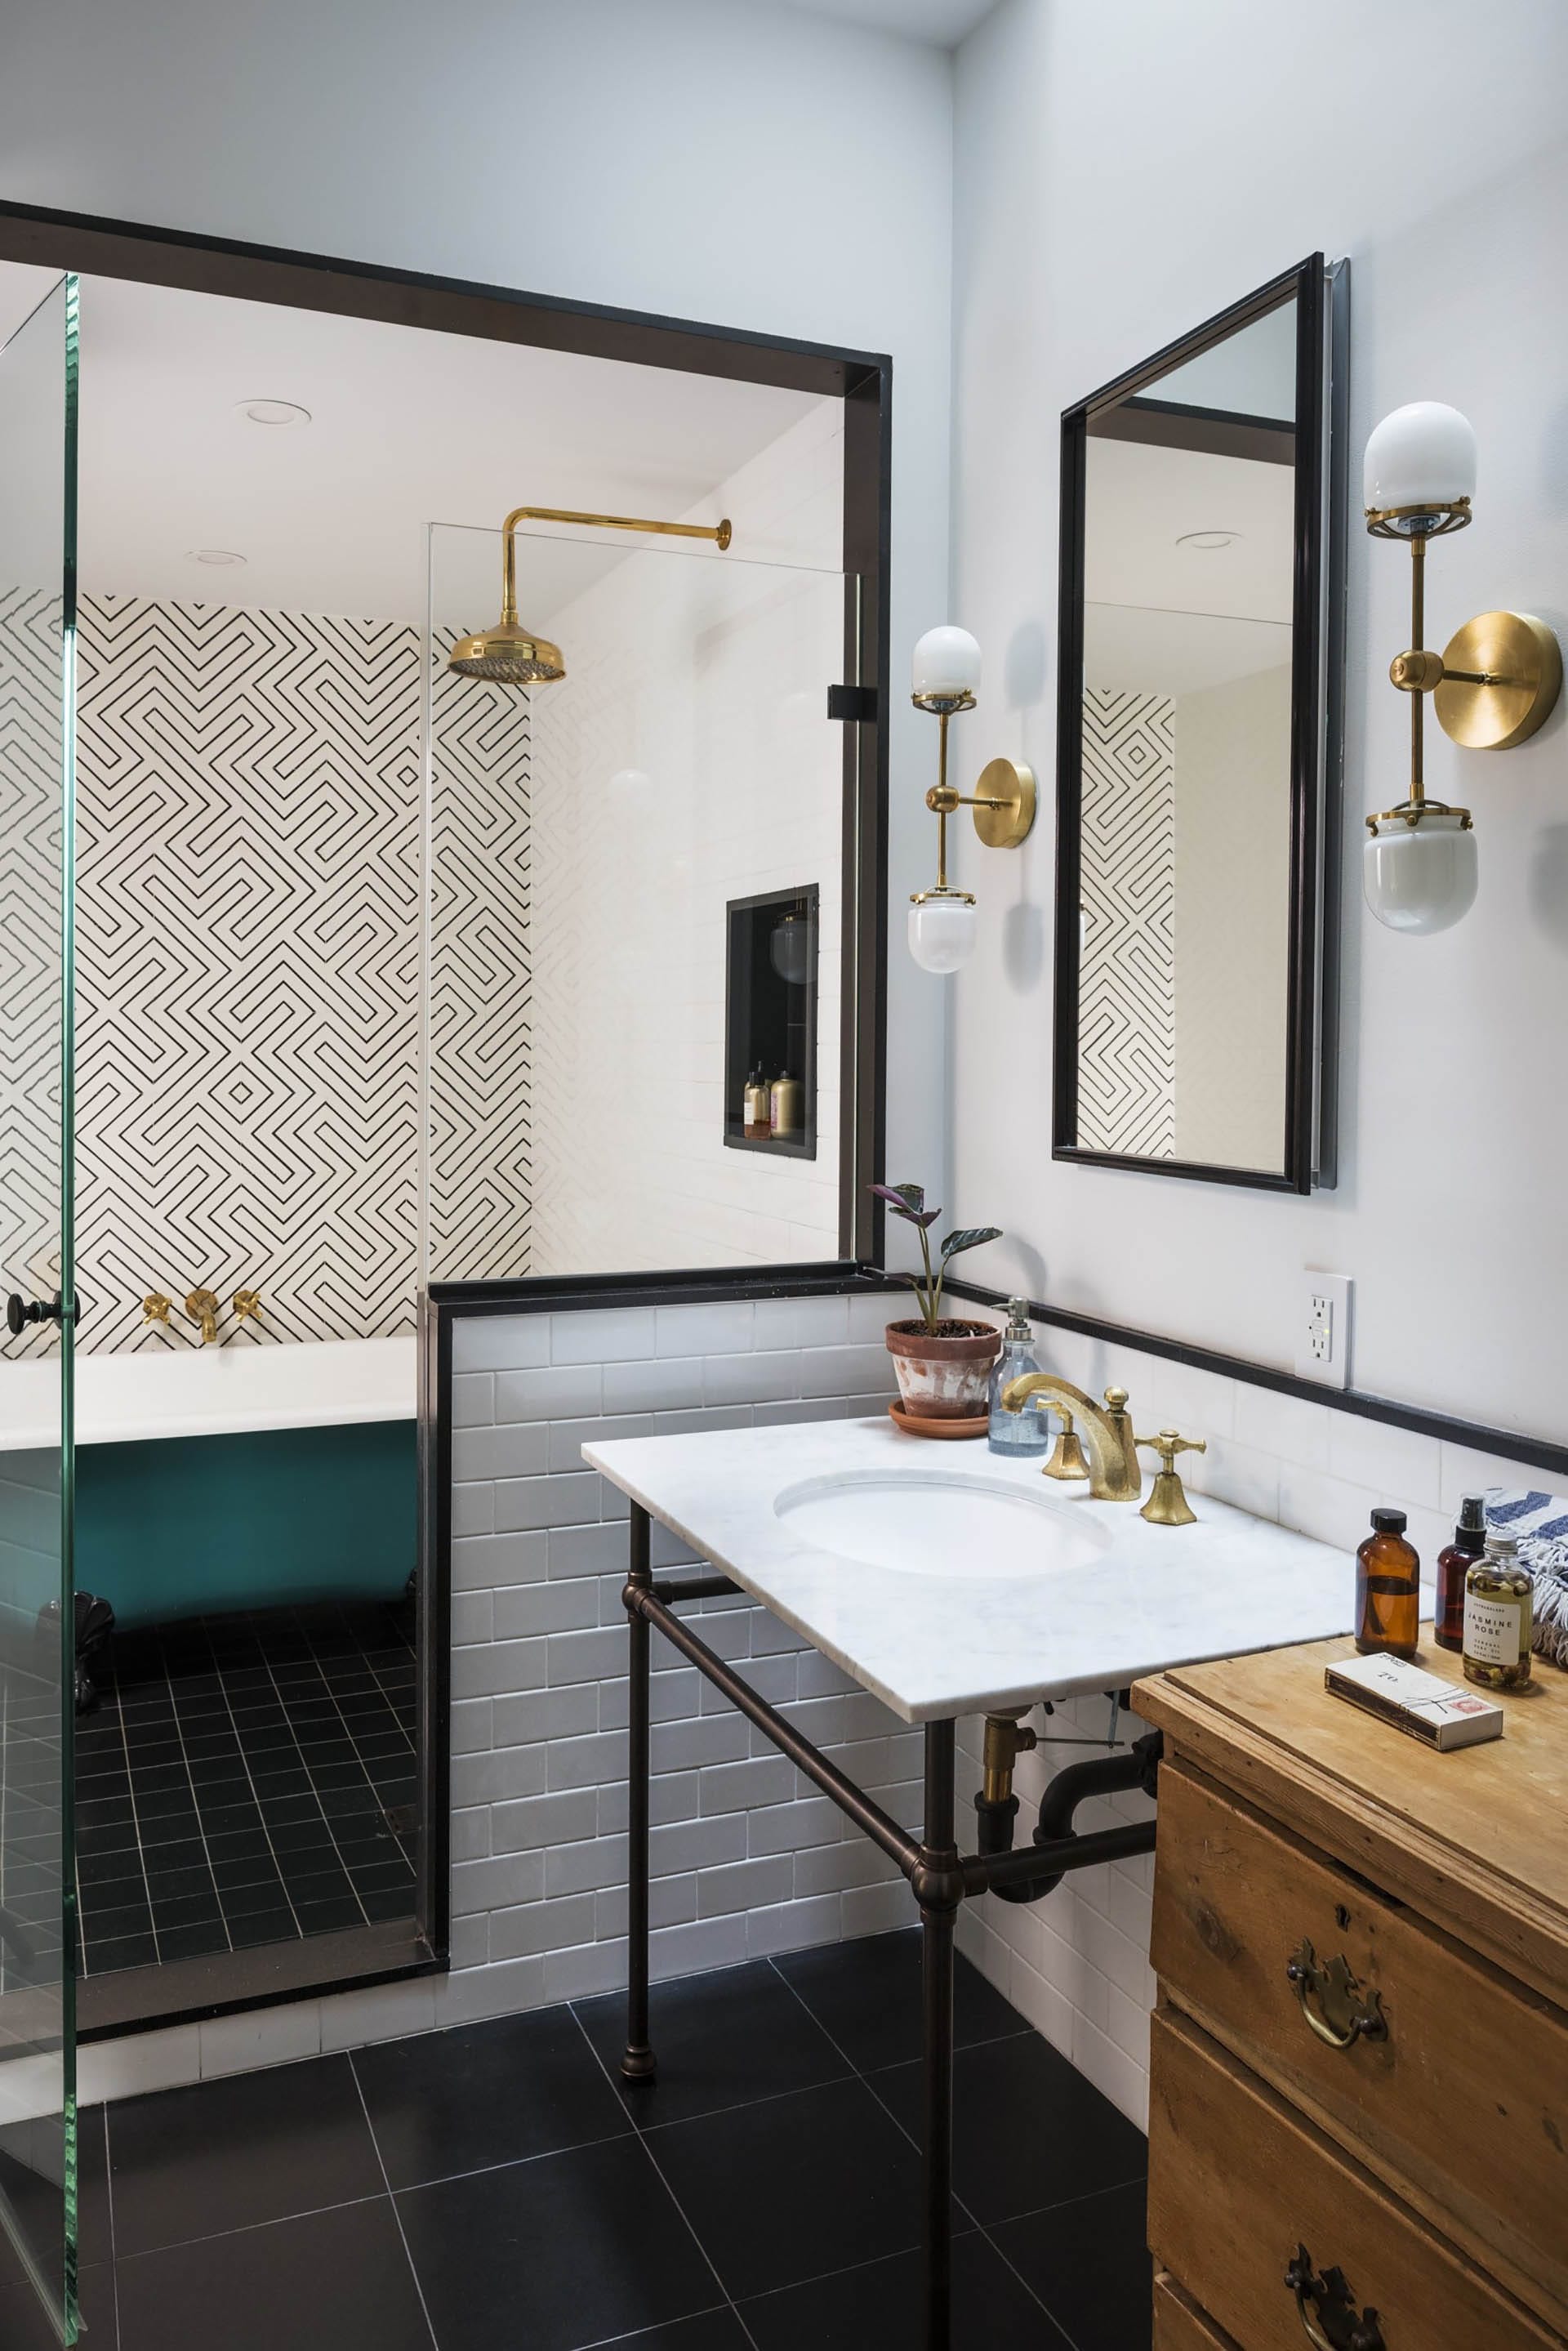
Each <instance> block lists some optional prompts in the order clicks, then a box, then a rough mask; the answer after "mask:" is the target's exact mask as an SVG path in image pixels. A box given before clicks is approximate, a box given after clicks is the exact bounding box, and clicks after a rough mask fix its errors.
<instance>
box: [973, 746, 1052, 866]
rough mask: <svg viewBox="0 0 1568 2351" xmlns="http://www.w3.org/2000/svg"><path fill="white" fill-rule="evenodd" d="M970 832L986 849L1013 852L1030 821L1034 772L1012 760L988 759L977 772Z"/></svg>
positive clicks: (1034, 794)
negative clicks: (975, 801) (1011, 850)
mask: <svg viewBox="0 0 1568 2351" xmlns="http://www.w3.org/2000/svg"><path fill="white" fill-rule="evenodd" d="M974 796H975V799H977V800H979V801H980V802H981V806H980V807H978V808H977V809H976V810H975V812H974V829H975V831H976V832H978V833H979V835H980V837H981V841H983V842H984V843H985V845H986V847H987V849H1016V848H1017V847H1018V845H1019V843H1020V841H1027V840H1028V838H1029V831H1030V827H1031V826H1032V825H1033V822H1034V808H1035V801H1036V798H1037V794H1036V792H1035V789H1034V770H1033V768H1025V767H1023V766H1022V765H1021V764H1020V763H1019V762H1018V761H1017V760H1016V759H992V760H990V761H988V763H987V764H986V766H985V767H983V768H981V773H980V780H979V782H978V783H977V784H976V786H975V788H974Z"/></svg>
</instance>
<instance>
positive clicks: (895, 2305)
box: [741, 2232, 1075, 2351]
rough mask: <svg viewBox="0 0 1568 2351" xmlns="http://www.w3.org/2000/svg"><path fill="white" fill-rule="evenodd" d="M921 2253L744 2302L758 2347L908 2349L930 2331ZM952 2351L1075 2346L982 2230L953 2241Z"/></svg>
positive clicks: (1068, 2350)
mask: <svg viewBox="0 0 1568 2351" xmlns="http://www.w3.org/2000/svg"><path fill="white" fill-rule="evenodd" d="M923 2288H924V2278H923V2274H922V2271H921V2267H920V2261H919V2255H918V2254H915V2255H911V2254H909V2253H904V2254H900V2255H899V2256H898V2258H897V2259H896V2260H894V2261H889V2262H871V2263H870V2264H868V2265H867V2267H864V2268H861V2269H857V2270H850V2271H848V2272H847V2273H843V2274H841V2275H839V2276H837V2277H828V2278H817V2279H815V2280H814V2282H813V2283H811V2284H810V2285H795V2286H789V2287H787V2288H786V2289H785V2290H784V2293H782V2294H763V2295H762V2296H760V2297H759V2298H758V2299H756V2300H754V2301H751V2302H745V2303H742V2304H741V2316H742V2318H743V2319H744V2321H745V2324H746V2328H747V2331H748V2333H749V2334H750V2335H751V2338H752V2341H753V2344H754V2345H755V2346H756V2351H801V2346H802V2345H804V2344H809V2345H810V2346H811V2351H910V2346H912V2345H915V2344H918V2343H919V2342H920V2341H921V2339H922V2337H923V2335H924V2318H925V2301H924V2292H923ZM952 2339H953V2351H998V2346H1002V2345H1005V2346H1007V2351H1075V2346H1073V2345H1072V2344H1071V2343H1070V2342H1069V2340H1068V2338H1067V2336H1066V2335H1064V2334H1063V2332H1062V2330H1061V2328H1060V2327H1059V2326H1058V2325H1056V2323H1055V2321H1054V2319H1052V2318H1050V2317H1048V2316H1047V2314H1045V2312H1044V2310H1042V2309H1041V2307H1040V2304H1038V2303H1037V2302H1036V2301H1035V2299H1034V2297H1033V2294H1031V2293H1030V2292H1029V2289H1028V2287H1027V2286H1025V2285H1024V2284H1023V2283H1021V2281H1020V2280H1019V2279H1018V2278H1017V2277H1016V2276H1015V2275H1014V2273H1013V2272H1012V2270H1010V2269H1009V2267H1008V2265H1007V2263H1006V2262H1004V2261H1003V2260H1002V2255H1001V2254H1000V2253H999V2252H997V2251H996V2249H995V2247H994V2246H993V2245H992V2244H990V2243H989V2242H988V2241H987V2240H986V2239H985V2238H984V2237H982V2236H981V2235H979V2234H978V2233H972V2232H971V2234H970V2235H969V2236H965V2237H959V2238H957V2239H955V2241H954V2243H953V2325H952Z"/></svg>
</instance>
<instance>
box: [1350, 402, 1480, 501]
mask: <svg viewBox="0 0 1568 2351" xmlns="http://www.w3.org/2000/svg"><path fill="white" fill-rule="evenodd" d="M1475 489H1476V436H1475V430H1474V427H1473V426H1472V425H1471V423H1470V421H1469V417H1468V416H1461V415H1460V414H1459V410H1458V409H1457V408H1449V407H1446V406H1445V405H1444V403H1443V402H1441V401H1440V400H1413V401H1412V402H1410V404H1409V406H1408V407H1407V408H1396V409H1394V410H1392V411H1391V412H1390V413H1389V414H1388V415H1386V417H1385V418H1384V419H1383V422H1382V423H1381V424H1379V425H1377V426H1376V429H1375V430H1374V432H1373V434H1372V436H1371V438H1370V439H1369V440H1368V442H1367V444H1366V459H1365V461H1364V465H1363V469H1362V504H1363V505H1364V506H1365V507H1366V511H1367V513H1368V514H1381V513H1383V512H1385V511H1386V508H1388V507H1417V508H1425V509H1426V510H1427V511H1428V512H1431V513H1440V512H1441V511H1442V510H1443V509H1444V508H1445V507H1451V506H1452V505H1454V503H1455V502H1456V500H1458V499H1459V498H1473V497H1474V496H1475Z"/></svg>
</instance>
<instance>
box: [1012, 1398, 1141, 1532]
mask: <svg viewBox="0 0 1568 2351" xmlns="http://www.w3.org/2000/svg"><path fill="white" fill-rule="evenodd" d="M1035 1395H1043V1396H1050V1397H1054V1400H1055V1401H1056V1402H1057V1403H1058V1404H1066V1405H1071V1407H1072V1410H1073V1415H1074V1418H1075V1421H1076V1424H1077V1426H1078V1427H1079V1428H1081V1429H1082V1431H1083V1434H1084V1443H1085V1447H1086V1448H1087V1450H1088V1456H1089V1499H1090V1500H1091V1501H1095V1502H1136V1501H1137V1498H1138V1496H1139V1495H1140V1494H1141V1493H1142V1491H1143V1468H1142V1466H1141V1464H1140V1463H1139V1460H1138V1458H1137V1439H1136V1437H1134V1436H1133V1429H1132V1423H1131V1421H1130V1420H1129V1419H1128V1418H1127V1390H1126V1388H1117V1387H1109V1388H1107V1389H1106V1401H1105V1405H1104V1407H1103V1408H1102V1407H1101V1406H1100V1405H1097V1404H1096V1402H1095V1401H1094V1398H1093V1397H1092V1396H1086V1395H1085V1394H1084V1391H1083V1389H1082V1388H1075V1386H1074V1385H1073V1383H1072V1381H1071V1380H1064V1379H1062V1378H1061V1377H1060V1376H1059V1375H1058V1374H1056V1373H1055V1372H1025V1373H1024V1374H1023V1378H1022V1379H1017V1380H1013V1381H1012V1382H1010V1384H1008V1385H1007V1386H1006V1387H1005V1388H1004V1389H1003V1390H1002V1403H1003V1405H1005V1407H1006V1408H1007V1410H1008V1411H1009V1412H1022V1411H1023V1407H1024V1405H1026V1404H1027V1403H1028V1401H1029V1399H1030V1397H1031V1396H1035Z"/></svg>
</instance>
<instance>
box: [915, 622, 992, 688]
mask: <svg viewBox="0 0 1568 2351" xmlns="http://www.w3.org/2000/svg"><path fill="white" fill-rule="evenodd" d="M914 686H915V692H916V693H917V694H930V695H939V696H940V698H941V699H942V700H943V701H947V700H949V699H950V698H954V699H956V697H957V696H958V695H961V694H978V693H979V692H980V647H979V645H978V644H977V643H975V641H974V639H973V638H972V637H971V635H970V632H969V631H968V630H967V629H954V628H948V627H943V628H940V629H928V630H927V631H926V633H925V635H924V636H923V637H922V638H921V639H920V641H919V643H918V644H917V645H916V647H915V660H914Z"/></svg>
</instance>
